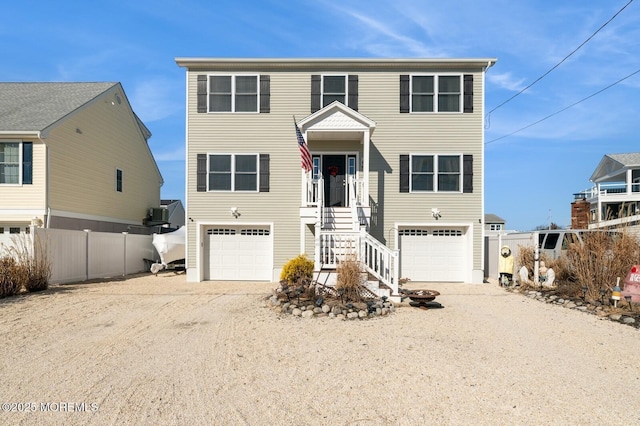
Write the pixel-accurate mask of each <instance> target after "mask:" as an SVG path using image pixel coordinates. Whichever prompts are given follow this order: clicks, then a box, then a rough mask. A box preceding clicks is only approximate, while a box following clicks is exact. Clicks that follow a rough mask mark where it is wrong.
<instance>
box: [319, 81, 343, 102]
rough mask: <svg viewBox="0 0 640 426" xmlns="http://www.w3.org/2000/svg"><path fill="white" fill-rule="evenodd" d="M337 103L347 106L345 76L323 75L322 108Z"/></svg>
mask: <svg viewBox="0 0 640 426" xmlns="http://www.w3.org/2000/svg"><path fill="white" fill-rule="evenodd" d="M334 101H338V102H341V103H343V104H344V105H346V104H347V76H346V75H324V76H322V106H323V107H326V106H327V105H329V104H330V103H332V102H334Z"/></svg>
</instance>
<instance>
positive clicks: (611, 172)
mask: <svg viewBox="0 0 640 426" xmlns="http://www.w3.org/2000/svg"><path fill="white" fill-rule="evenodd" d="M634 168H637V169H640V153H638V152H632V153H626V154H607V155H605V156H604V157H602V160H600V163H599V164H598V167H596V170H595V171H594V172H593V174H592V175H591V177H590V178H589V180H590V181H591V182H594V183H599V182H617V181H625V180H626V179H625V174H626V172H627V170H629V169H634Z"/></svg>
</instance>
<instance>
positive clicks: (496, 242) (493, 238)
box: [484, 232, 538, 279]
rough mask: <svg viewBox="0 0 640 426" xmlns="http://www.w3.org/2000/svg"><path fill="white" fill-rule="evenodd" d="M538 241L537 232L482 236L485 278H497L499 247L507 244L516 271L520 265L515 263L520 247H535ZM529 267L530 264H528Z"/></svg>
mask: <svg viewBox="0 0 640 426" xmlns="http://www.w3.org/2000/svg"><path fill="white" fill-rule="evenodd" d="M537 241H538V233H537V232H517V233H512V234H503V235H489V236H485V237H484V249H485V252H484V261H485V267H484V275H485V278H495V279H498V278H499V274H498V263H499V259H500V248H501V247H502V246H509V248H510V249H511V254H512V255H513V258H514V261H515V262H514V263H515V264H514V269H515V271H518V270H519V269H520V267H521V266H522V265H518V264H517V260H516V259H518V253H519V252H520V247H535V244H536V242H537ZM529 267H530V266H529Z"/></svg>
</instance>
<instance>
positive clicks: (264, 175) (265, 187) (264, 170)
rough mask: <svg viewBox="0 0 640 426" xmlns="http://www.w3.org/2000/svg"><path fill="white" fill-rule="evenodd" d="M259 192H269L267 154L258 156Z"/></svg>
mask: <svg viewBox="0 0 640 426" xmlns="http://www.w3.org/2000/svg"><path fill="white" fill-rule="evenodd" d="M260 192H269V154H260Z"/></svg>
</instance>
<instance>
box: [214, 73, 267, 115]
mask: <svg viewBox="0 0 640 426" xmlns="http://www.w3.org/2000/svg"><path fill="white" fill-rule="evenodd" d="M258 99H259V84H258V76H257V75H211V76H209V111H210V112H258V104H259V102H258Z"/></svg>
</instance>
